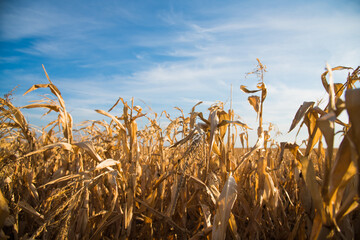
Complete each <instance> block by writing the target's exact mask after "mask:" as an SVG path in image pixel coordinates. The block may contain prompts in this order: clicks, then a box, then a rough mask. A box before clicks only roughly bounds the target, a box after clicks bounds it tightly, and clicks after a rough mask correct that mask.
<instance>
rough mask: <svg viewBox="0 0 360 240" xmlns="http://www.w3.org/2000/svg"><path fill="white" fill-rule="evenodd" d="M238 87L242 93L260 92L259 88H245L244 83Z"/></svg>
mask: <svg viewBox="0 0 360 240" xmlns="http://www.w3.org/2000/svg"><path fill="white" fill-rule="evenodd" d="M240 89H241V90H242V91H243V92H244V93H256V92H260V91H261V89H260V90H249V89H247V87H246V86H244V85H241V86H240Z"/></svg>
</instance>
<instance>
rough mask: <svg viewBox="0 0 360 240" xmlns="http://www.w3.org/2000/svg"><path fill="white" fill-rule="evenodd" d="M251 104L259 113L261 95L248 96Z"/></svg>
mask: <svg viewBox="0 0 360 240" xmlns="http://www.w3.org/2000/svg"><path fill="white" fill-rule="evenodd" d="M248 101H249V103H250V105H251V106H252V107H253V108H254V110H255V112H256V113H258V112H259V110H260V97H259V96H250V97H248Z"/></svg>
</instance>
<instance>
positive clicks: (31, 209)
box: [18, 201, 44, 220]
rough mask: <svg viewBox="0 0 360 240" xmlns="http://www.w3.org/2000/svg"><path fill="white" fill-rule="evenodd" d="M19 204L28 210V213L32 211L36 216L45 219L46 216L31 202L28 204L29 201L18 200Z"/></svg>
mask: <svg viewBox="0 0 360 240" xmlns="http://www.w3.org/2000/svg"><path fill="white" fill-rule="evenodd" d="M18 206H19V207H20V208H21V209H23V210H24V211H26V212H27V213H30V214H31V215H33V216H34V217H36V218H38V219H41V220H44V216H43V215H41V214H40V213H39V212H38V211H36V210H35V209H34V208H33V207H32V206H31V205H30V204H28V203H27V202H24V201H19V202H18Z"/></svg>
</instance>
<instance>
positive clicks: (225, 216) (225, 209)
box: [212, 174, 237, 240]
mask: <svg viewBox="0 0 360 240" xmlns="http://www.w3.org/2000/svg"><path fill="white" fill-rule="evenodd" d="M236 198H237V184H236V182H235V179H234V177H233V176H232V175H231V174H229V177H228V179H227V180H226V182H225V185H224V187H223V189H222V191H221V194H220V196H219V199H218V201H217V208H216V214H215V217H214V221H213V230H212V239H216V240H221V239H225V237H226V229H227V226H228V223H229V218H230V213H231V209H232V208H233V206H234V203H235V201H236Z"/></svg>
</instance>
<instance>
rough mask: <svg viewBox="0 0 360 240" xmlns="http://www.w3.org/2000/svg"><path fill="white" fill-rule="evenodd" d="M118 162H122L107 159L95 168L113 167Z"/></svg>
mask: <svg viewBox="0 0 360 240" xmlns="http://www.w3.org/2000/svg"><path fill="white" fill-rule="evenodd" d="M116 164H120V162H119V161H115V160H114V159H106V160H104V161H102V162H100V163H99V164H98V165H96V167H95V170H101V169H103V168H108V167H112V166H114V165H116Z"/></svg>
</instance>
